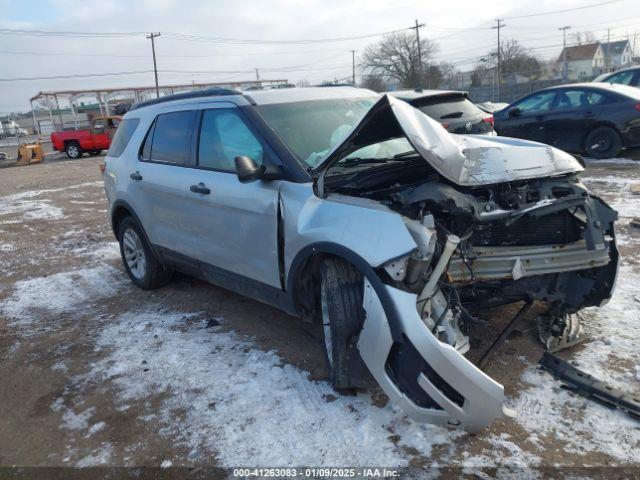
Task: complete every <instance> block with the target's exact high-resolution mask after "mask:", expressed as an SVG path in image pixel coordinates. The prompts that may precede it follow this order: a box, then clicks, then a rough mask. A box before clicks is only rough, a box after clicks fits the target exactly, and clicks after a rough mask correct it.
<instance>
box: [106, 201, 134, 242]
mask: <svg viewBox="0 0 640 480" xmlns="http://www.w3.org/2000/svg"><path fill="white" fill-rule="evenodd" d="M125 217H133V215H132V214H131V212H130V211H129V209H128V208H127V207H124V206H122V205H118V206H117V207H116V208H115V209H114V210H113V213H112V214H111V228H112V229H113V233H114V234H115V236H116V238H117V239H119V237H120V235H119V232H118V227H119V226H120V223H121V222H122V220H124V219H125Z"/></svg>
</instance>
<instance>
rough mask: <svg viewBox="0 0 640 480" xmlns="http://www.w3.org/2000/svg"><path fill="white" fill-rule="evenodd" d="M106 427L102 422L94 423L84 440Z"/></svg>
mask: <svg viewBox="0 0 640 480" xmlns="http://www.w3.org/2000/svg"><path fill="white" fill-rule="evenodd" d="M106 426H107V424H106V423H104V422H98V423H94V424H93V425H91V428H89V431H88V432H87V434H86V435H85V438H87V437H90V436H91V435H93V434H94V433H98V432H99V431H100V430H102V429H104V427H106Z"/></svg>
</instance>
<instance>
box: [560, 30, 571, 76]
mask: <svg viewBox="0 0 640 480" xmlns="http://www.w3.org/2000/svg"><path fill="white" fill-rule="evenodd" d="M570 28H571V27H570V26H569V25H565V26H564V27H560V28H559V29H558V30H562V83H567V76H568V73H569V72H568V71H567V30H569V29H570Z"/></svg>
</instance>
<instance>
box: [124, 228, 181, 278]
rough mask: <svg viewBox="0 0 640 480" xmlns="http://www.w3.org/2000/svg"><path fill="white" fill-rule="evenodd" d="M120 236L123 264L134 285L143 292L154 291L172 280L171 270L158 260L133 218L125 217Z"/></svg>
mask: <svg viewBox="0 0 640 480" xmlns="http://www.w3.org/2000/svg"><path fill="white" fill-rule="evenodd" d="M118 234H119V240H120V255H121V256H122V263H123V264H124V268H125V270H126V271H127V273H128V274H129V277H130V278H131V281H133V283H135V284H136V285H137V286H138V287H140V288H141V289H143V290H152V289H154V288H158V287H161V286H162V285H165V284H166V283H167V282H168V281H169V280H170V279H171V274H172V271H171V269H170V268H168V267H167V266H165V265H164V264H162V263H160V262H159V261H158V259H156V257H155V255H154V254H153V252H152V251H151V248H149V245H148V244H147V242H146V240H145V237H144V235H143V234H142V230H141V229H140V227H139V226H138V223H137V222H136V221H135V220H134V219H133V218H131V217H125V218H124V219H123V220H122V221H121V222H120V226H119V227H118Z"/></svg>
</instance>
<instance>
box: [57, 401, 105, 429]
mask: <svg viewBox="0 0 640 480" xmlns="http://www.w3.org/2000/svg"><path fill="white" fill-rule="evenodd" d="M95 411H96V409H95V407H90V408H87V409H86V410H85V411H83V412H81V413H75V412H74V411H73V410H71V409H66V410H65V412H64V413H63V414H62V422H63V423H62V426H61V427H60V428H66V429H67V430H84V429H86V428H87V427H88V426H89V423H88V422H89V419H90V418H91V417H92V416H93V414H94V413H95Z"/></svg>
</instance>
